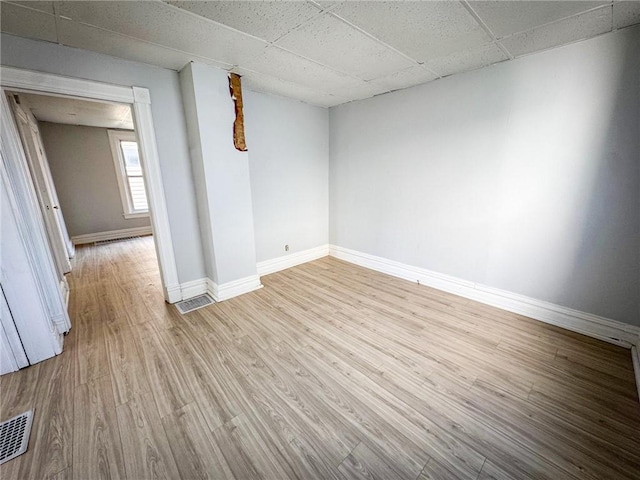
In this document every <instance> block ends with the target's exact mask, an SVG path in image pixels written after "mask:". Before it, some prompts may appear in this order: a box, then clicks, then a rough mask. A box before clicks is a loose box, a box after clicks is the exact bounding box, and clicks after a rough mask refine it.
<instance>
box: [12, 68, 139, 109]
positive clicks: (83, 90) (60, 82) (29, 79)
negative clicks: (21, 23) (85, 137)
mask: <svg viewBox="0 0 640 480" xmlns="http://www.w3.org/2000/svg"><path fill="white" fill-rule="evenodd" d="M1 81H2V85H3V86H6V87H11V89H12V90H16V91H20V90H26V91H36V92H46V93H47V94H57V95H60V96H73V97H82V98H89V99H92V100H103V101H107V102H121V103H133V102H134V92H133V91H132V90H131V87H125V86H122V85H112V84H109V83H102V82H95V81H92V80H83V79H80V78H73V77H64V76H62V75H52V74H49V73H42V72H35V71H32V70H23V69H21V68H14V67H6V66H4V65H3V66H2V79H1Z"/></svg>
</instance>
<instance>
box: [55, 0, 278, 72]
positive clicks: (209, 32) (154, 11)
mask: <svg viewBox="0 0 640 480" xmlns="http://www.w3.org/2000/svg"><path fill="white" fill-rule="evenodd" d="M58 12H59V13H60V15H63V16H64V17H67V18H70V19H71V20H73V21H75V22H81V23H86V24H89V25H94V26H97V27H101V28H104V29H107V30H111V31H114V32H117V33H123V34H125V35H129V36H131V37H134V38H138V39H141V40H145V41H148V42H153V43H156V44H159V45H163V46H166V47H170V48H173V49H176V50H181V51H183V52H187V53H192V54H195V55H198V56H200V57H204V58H210V59H212V60H216V61H218V62H222V63H225V64H233V65H237V64H241V63H242V62H246V61H248V60H250V59H252V58H254V57H256V56H257V55H259V54H260V52H262V50H264V48H265V47H266V45H267V44H266V42H263V41H261V40H257V39H255V38H253V37H249V36H247V35H244V34H242V33H240V32H236V31H235V30H232V29H229V28H227V27H224V26H222V25H218V24H216V23H214V22H212V21H210V20H208V19H204V18H202V17H197V16H194V15H191V14H189V13H187V12H185V11H183V10H180V9H178V8H173V7H171V6H169V5H167V4H165V3H162V2H60V4H59V6H58Z"/></svg>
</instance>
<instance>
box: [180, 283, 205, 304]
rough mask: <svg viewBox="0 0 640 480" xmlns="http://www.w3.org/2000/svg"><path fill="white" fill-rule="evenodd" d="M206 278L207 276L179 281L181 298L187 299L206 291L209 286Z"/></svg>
mask: <svg viewBox="0 0 640 480" xmlns="http://www.w3.org/2000/svg"><path fill="white" fill-rule="evenodd" d="M208 280H209V279H208V278H200V279H198V280H192V281H190V282H184V283H181V284H180V291H181V293H182V300H188V299H190V298H193V297H197V296H198V295H204V294H205V293H207V292H208V286H209V283H208Z"/></svg>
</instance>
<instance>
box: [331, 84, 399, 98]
mask: <svg viewBox="0 0 640 480" xmlns="http://www.w3.org/2000/svg"><path fill="white" fill-rule="evenodd" d="M389 91H391V88H389V87H388V86H386V85H384V84H382V83H378V82H362V83H361V84H358V85H356V86H354V87H348V88H341V89H339V90H337V91H336V92H335V95H336V96H337V97H344V98H347V99H349V100H351V101H353V100H362V99H365V98H370V97H373V96H374V95H380V94H381V93H386V92H389ZM332 93H334V92H332Z"/></svg>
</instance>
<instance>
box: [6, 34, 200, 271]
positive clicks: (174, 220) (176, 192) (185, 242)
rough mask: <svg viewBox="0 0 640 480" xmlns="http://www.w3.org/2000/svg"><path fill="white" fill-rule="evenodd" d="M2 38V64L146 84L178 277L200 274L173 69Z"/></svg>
mask: <svg viewBox="0 0 640 480" xmlns="http://www.w3.org/2000/svg"><path fill="white" fill-rule="evenodd" d="M0 43H1V46H0V48H1V51H0V54H1V59H2V60H1V61H2V64H3V65H9V66H13V67H18V68H27V69H31V70H37V71H41V72H48V73H53V74H58V75H65V76H69V77H78V78H84V79H89V80H96V81H101V82H107V83H114V84H118V85H127V86H130V85H135V86H139V87H145V88H148V89H149V91H150V93H151V110H152V114H153V121H154V127H155V132H156V141H157V145H158V153H159V156H160V168H161V171H162V177H163V181H164V190H165V196H166V199H167V209H168V214H169V221H170V228H171V236H172V239H173V246H174V249H175V256H176V264H177V268H178V277H179V280H180V282H187V281H191V280H196V279H199V278H202V277H204V275H205V272H204V264H203V259H202V246H201V243H200V235H199V230H198V218H197V210H196V200H195V194H194V187H193V177H192V175H191V165H190V159H189V151H188V143H187V134H186V127H185V121H184V113H183V109H182V100H181V97H180V85H179V82H178V74H177V72H174V71H171V70H166V69H163V68H157V67H152V66H147V65H143V64H139V63H135V62H129V61H126V60H121V59H117V58H114V57H109V56H106V55H101V54H98V53H93V52H88V51H85V50H80V49H76V48H69V47H64V46H61V45H56V44H53V43H46V42H38V41H34V40H28V39H25V38H20V37H15V36H12V35H6V34H2V36H1V41H0Z"/></svg>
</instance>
